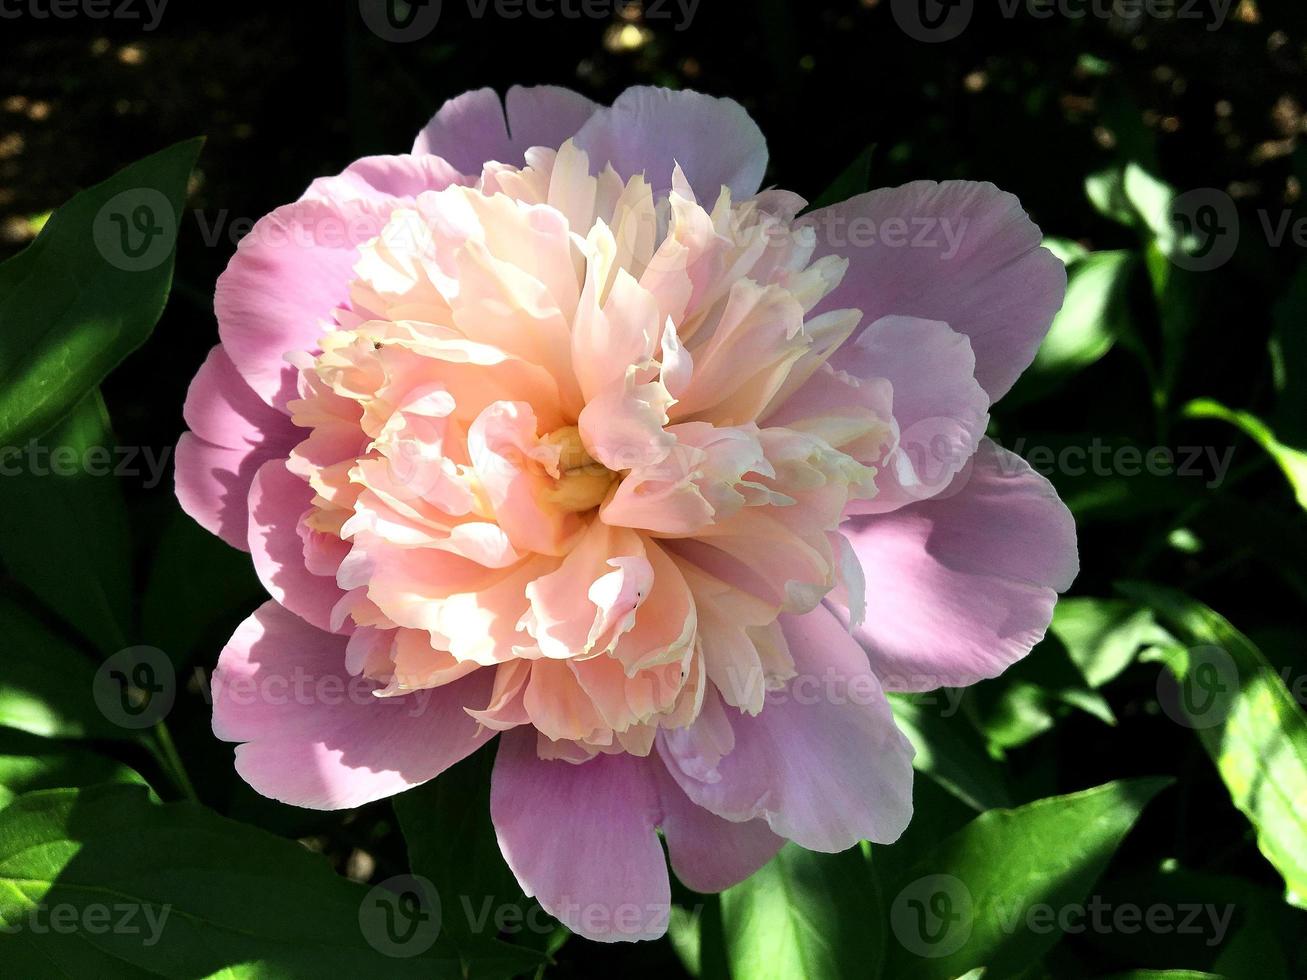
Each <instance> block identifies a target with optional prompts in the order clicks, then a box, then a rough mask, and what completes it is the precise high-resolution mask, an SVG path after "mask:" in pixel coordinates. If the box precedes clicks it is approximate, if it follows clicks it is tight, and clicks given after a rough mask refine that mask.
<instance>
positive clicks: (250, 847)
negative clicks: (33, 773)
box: [0, 786, 462, 978]
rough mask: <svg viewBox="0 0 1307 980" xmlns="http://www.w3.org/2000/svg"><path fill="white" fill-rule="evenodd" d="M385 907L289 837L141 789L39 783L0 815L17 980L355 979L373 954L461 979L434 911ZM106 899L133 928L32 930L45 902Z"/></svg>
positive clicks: (412, 973) (89, 907) (419, 972)
mask: <svg viewBox="0 0 1307 980" xmlns="http://www.w3.org/2000/svg"><path fill="white" fill-rule="evenodd" d="M390 901H392V899H391V898H390V893H389V892H384V891H379V890H373V891H371V892H370V891H369V890H368V889H367V888H365V887H364V886H361V885H356V884H354V883H352V882H350V881H347V880H345V879H344V878H341V877H339V876H337V875H336V874H335V873H334V872H333V871H332V870H331V868H330V866H329V865H328V864H327V863H326V862H325V861H324V860H323V859H322V858H321V857H318V856H317V855H314V854H311V853H309V851H307V850H306V849H305V848H303V847H301V846H300V845H299V844H297V843H295V842H294V841H288V840H283V839H281V838H278V837H274V836H272V835H271V834H267V833H264V832H263V831H261V830H256V829H255V828H253V827H248V826H245V825H242V824H238V823H235V822H233V821H231V820H227V819H225V818H223V817H220V816H218V815H217V814H214V813H212V812H211V811H209V810H206V809H204V808H202V807H200V806H197V805H195V804H190V803H170V804H167V805H160V804H158V803H154V802H151V800H150V799H149V797H148V795H147V792H146V790H145V789H144V787H132V786H98V787H93V788H90V789H85V790H72V789H63V790H42V791H38V792H34V793H28V794H25V795H23V796H20V797H19V798H18V799H16V800H15V801H13V802H12V803H10V804H9V806H7V807H6V808H5V809H3V810H0V919H3V921H4V922H5V923H6V924H8V925H9V926H11V927H14V928H12V929H11V930H4V931H3V932H0V960H3V962H4V964H5V970H6V972H7V973H10V972H12V973H13V975H15V976H48V975H51V974H56V975H66V976H113V977H118V976H135V975H139V974H141V973H148V974H150V975H152V976H165V977H207V976H211V975H214V974H221V975H223V976H235V977H269V976H276V977H313V976H366V975H369V974H370V973H371V972H373V971H375V970H376V968H377V965H378V960H379V959H380V958H381V955H382V953H383V951H384V950H390V951H391V955H390V956H388V957H387V958H386V959H385V975H386V976H397V977H451V978H452V977H460V976H462V971H461V969H460V967H459V963H458V960H457V958H456V957H455V956H454V955H453V950H452V947H451V945H450V944H449V943H448V941H447V940H444V939H441V938H439V937H438V936H437V935H436V933H437V932H438V928H437V927H438V924H439V917H438V914H435V912H434V910H432V911H431V912H428V911H427V910H426V909H425V908H422V907H420V906H419V907H416V909H415V911H416V912H420V913H424V914H426V915H427V917H426V918H425V919H422V918H419V916H418V915H416V914H414V915H411V916H408V917H407V918H400V916H401V915H407V912H408V910H407V909H406V907H405V906H403V905H402V904H401V903H398V902H397V903H396V904H394V905H388V904H387V903H388V902H390ZM105 906H108V908H109V910H110V913H111V914H112V913H113V910H114V909H118V910H119V911H118V914H119V915H120V916H121V915H122V914H123V913H122V911H121V910H122V907H124V906H129V907H130V908H131V909H132V919H131V922H130V924H129V925H128V926H124V927H121V928H116V929H107V930H96V931H92V930H90V929H88V928H79V929H74V930H72V931H67V930H51V929H48V928H47V929H44V930H42V929H38V928H35V927H34V924H35V923H37V922H38V921H40V917H41V916H42V915H48V914H49V911H50V910H51V909H54V908H56V907H59V908H64V909H67V910H68V912H67V913H66V914H68V915H70V916H72V917H75V918H76V919H77V921H79V922H85V921H90V920H89V918H87V917H88V916H90V915H92V914H97V913H96V910H97V909H102V908H104V907H105ZM387 910H390V913H391V914H389V915H387V914H386V913H387ZM374 913H379V914H374ZM115 921H119V920H115ZM396 949H398V950H399V951H400V952H402V953H404V954H405V955H394V951H395V950H396ZM33 971H34V972H33Z"/></svg>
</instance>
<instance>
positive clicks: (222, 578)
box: [141, 511, 260, 666]
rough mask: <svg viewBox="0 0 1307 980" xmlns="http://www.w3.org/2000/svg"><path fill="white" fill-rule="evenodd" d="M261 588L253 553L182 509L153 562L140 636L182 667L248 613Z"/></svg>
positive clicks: (146, 590)
mask: <svg viewBox="0 0 1307 980" xmlns="http://www.w3.org/2000/svg"><path fill="white" fill-rule="evenodd" d="M259 592H260V586H259V580H258V577H257V576H256V575H255V574H254V568H253V565H252V564H251V563H250V557H249V555H247V554H245V553H244V552H242V551H237V550H236V549H235V548H232V547H231V546H230V545H228V544H226V543H225V542H224V541H222V539H220V538H218V537H216V536H215V535H212V534H210V533H209V532H208V531H206V530H204V529H203V528H202V527H200V526H199V525H198V524H196V523H195V521H194V520H192V519H191V518H190V517H189V516H187V515H186V514H183V513H181V512H180V511H177V512H175V513H174V514H173V518H172V520H171V522H170V523H169V525H168V527H167V529H166V530H165V531H164V533H163V537H162V538H161V539H160V541H159V546H158V548H157V550H156V551H155V553H154V557H153V559H152V561H151V562H150V570H149V576H148V579H147V583H146V587H145V595H144V596H143V597H142V600H141V635H142V637H143V638H144V639H145V641H146V642H147V643H149V644H150V645H151V646H155V647H158V648H159V649H160V650H163V651H165V652H166V653H167V654H168V656H169V658H170V659H171V660H172V662H173V664H174V665H175V666H181V665H183V664H185V663H187V662H188V661H189V660H190V659H191V658H192V657H193V656H194V655H195V653H196V650H197V647H198V646H199V644H200V642H201V641H202V640H203V639H204V637H205V636H206V635H208V634H209V633H210V631H212V630H213V629H214V628H215V627H216V626H218V625H219V624H222V623H223V622H224V620H226V619H228V618H233V617H235V616H237V615H239V616H240V618H244V616H246V615H248V613H249V610H251V609H253V608H254V607H255V606H257V605H258V598H259ZM230 625H234V624H230ZM228 632H230V631H228Z"/></svg>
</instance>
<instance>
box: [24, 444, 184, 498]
mask: <svg viewBox="0 0 1307 980" xmlns="http://www.w3.org/2000/svg"><path fill="white" fill-rule="evenodd" d="M171 455H172V447H171V446H164V447H163V448H162V449H159V450H156V449H155V448H154V447H152V446H112V447H110V446H87V447H85V448H82V449H79V448H77V447H75V446H47V445H45V444H44V443H42V442H40V441H39V440H37V439H32V440H30V441H29V442H28V443H27V445H25V446H0V477H6V476H9V477H13V476H41V477H44V476H60V477H74V476H96V477H101V476H112V477H116V478H118V479H122V480H126V479H134V478H136V477H140V476H144V477H145V480H144V481H143V482H142V484H141V486H142V487H144V488H145V489H146V490H152V489H154V488H155V487H157V486H158V485H159V481H160V480H162V479H163V474H164V470H165V469H167V467H168V458H169V457H170V456H171Z"/></svg>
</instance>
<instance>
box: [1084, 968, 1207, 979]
mask: <svg viewBox="0 0 1307 980" xmlns="http://www.w3.org/2000/svg"><path fill="white" fill-rule="evenodd" d="M1104 980H1226V978H1225V977H1224V976H1222V975H1220V974H1217V973H1203V972H1202V971H1201V970H1131V971H1130V972H1129V973H1113V974H1112V975H1111V976H1110V977H1105V978H1104Z"/></svg>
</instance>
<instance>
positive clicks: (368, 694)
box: [194, 666, 436, 720]
mask: <svg viewBox="0 0 1307 980" xmlns="http://www.w3.org/2000/svg"><path fill="white" fill-rule="evenodd" d="M194 677H195V681H196V687H197V688H198V689H199V691H200V692H201V696H202V697H204V698H206V699H212V701H213V702H218V701H222V702H223V703H225V704H227V705H229V706H231V707H245V706H251V705H260V706H263V707H270V708H285V707H287V706H296V707H315V706H325V707H336V706H339V705H346V704H352V705H370V706H373V710H375V711H377V712H381V713H383V714H384V713H385V712H401V713H403V714H405V715H406V716H408V717H410V718H417V717H420V716H421V715H422V714H423V713H424V712H426V710H427V708H428V707H429V706H430V704H431V698H432V696H433V695H434V694H435V693H436V688H431V687H420V688H417V689H416V690H405V691H403V692H402V693H400V694H396V695H390V694H386V693H385V692H384V690H383V689H382V688H380V687H378V685H377V682H376V681H374V680H372V679H371V678H368V677H364V676H362V675H350V676H345V675H343V674H332V673H326V674H323V673H317V672H314V671H310V670H307V669H305V668H304V667H300V666H296V667H295V668H293V669H291V670H288V671H284V672H279V671H272V670H259V671H256V672H254V673H253V674H232V673H228V672H225V671H222V670H218V671H215V672H214V674H213V676H212V678H209V679H207V680H206V678H205V673H204V668H202V667H196V668H195V674H194ZM381 717H382V716H381V715H379V716H378V718H379V719H381ZM383 720H384V719H383Z"/></svg>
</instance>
